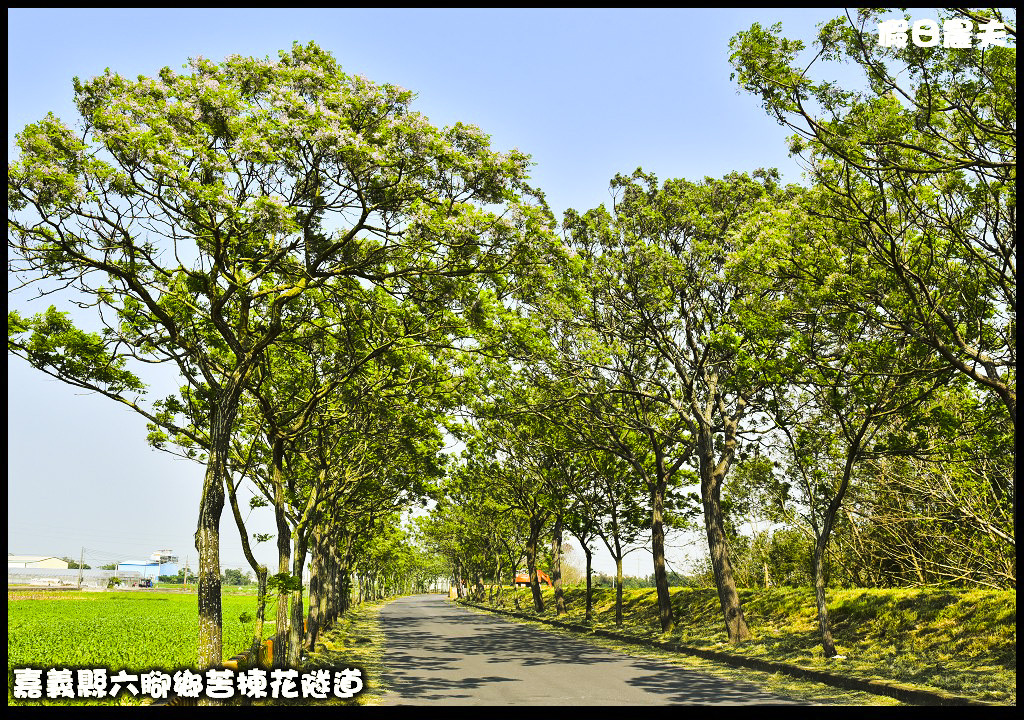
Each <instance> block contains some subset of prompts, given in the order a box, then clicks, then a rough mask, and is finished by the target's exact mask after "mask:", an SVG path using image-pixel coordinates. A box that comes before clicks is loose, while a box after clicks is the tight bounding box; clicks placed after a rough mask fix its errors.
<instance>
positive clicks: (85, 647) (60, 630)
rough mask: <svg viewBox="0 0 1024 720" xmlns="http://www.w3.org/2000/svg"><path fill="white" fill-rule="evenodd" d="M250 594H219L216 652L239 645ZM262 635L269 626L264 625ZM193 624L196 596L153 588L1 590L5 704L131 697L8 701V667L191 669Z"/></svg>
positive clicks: (248, 630) (227, 653)
mask: <svg viewBox="0 0 1024 720" xmlns="http://www.w3.org/2000/svg"><path fill="white" fill-rule="evenodd" d="M255 605H256V598H255V597H253V596H251V595H237V594H225V595H224V597H223V615H224V641H223V642H224V657H225V658H227V657H231V656H232V655H234V654H235V653H238V652H241V651H242V650H244V649H245V648H246V647H247V646H248V644H249V642H250V640H251V638H252V633H253V626H252V624H251V622H250V623H249V624H243V623H242V622H241V621H240V620H239V616H241V615H242V614H243V613H245V612H248V613H249V615H250V616H251V615H255ZM268 632H272V630H271V629H270V628H269V626H268ZM198 637H199V621H198V615H197V608H196V596H195V595H194V594H186V593H164V592H158V591H128V592H73V591H67V592H41V591H32V590H11V591H8V593H7V653H8V654H7V677H8V684H7V699H8V703H9V704H20V703H24V704H39V703H40V702H42V703H55V704H58V703H59V704H111V703H118V702H131V701H132V700H135V701H136V702H138V699H135V698H132V696H131V695H129V694H127V693H125V692H122V693H121V694H120V695H119V697H118V698H117V699H115V700H111V699H104V700H95V699H93V700H84V699H83V700H79V699H75V700H71V699H61V700H48V699H45V698H44V699H43V700H42V701H39V700H17V701H16V700H14V699H13V696H12V694H11V692H12V685H13V677H14V676H13V669H14V668H21V667H36V668H43V669H44V670H45V669H49V668H63V667H67V668H92V667H104V668H108V669H109V670H111V671H112V672H116V671H118V670H121V669H126V670H129V671H145V670H151V669H154V668H160V669H162V670H164V671H168V670H171V671H173V670H175V669H180V668H182V667H194V665H195V662H196V657H197V654H196V653H197V644H198Z"/></svg>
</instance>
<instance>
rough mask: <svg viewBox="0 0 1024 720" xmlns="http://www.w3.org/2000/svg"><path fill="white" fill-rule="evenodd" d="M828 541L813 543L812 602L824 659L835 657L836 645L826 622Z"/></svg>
mask: <svg viewBox="0 0 1024 720" xmlns="http://www.w3.org/2000/svg"><path fill="white" fill-rule="evenodd" d="M827 542H828V539H827V537H826V536H825V535H824V533H823V534H822V535H821V537H820V538H818V541H817V542H816V543H814V601H815V603H816V604H817V606H818V629H819V630H821V647H822V649H823V650H824V651H825V657H826V658H830V657H833V656H834V655H836V654H837V653H836V644H835V641H834V640H833V639H832V627H831V625H830V624H829V621H828V606H827V605H826V599H825V545H826V544H827Z"/></svg>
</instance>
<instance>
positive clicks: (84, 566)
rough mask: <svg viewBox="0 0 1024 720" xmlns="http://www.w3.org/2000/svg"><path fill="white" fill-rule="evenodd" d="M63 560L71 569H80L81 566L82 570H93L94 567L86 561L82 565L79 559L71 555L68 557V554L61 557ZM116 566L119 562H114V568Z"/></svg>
mask: <svg viewBox="0 0 1024 720" xmlns="http://www.w3.org/2000/svg"><path fill="white" fill-rule="evenodd" d="M61 560H63V561H64V562H66V563H67V564H68V569H69V570H78V569H79V568H81V569H82V570H91V569H92V567H91V566H90V565H89V564H88V563H84V564H82V565H79V564H78V561H77V560H74V559H72V558H70V557H67V556H66V555H65V556H63V557H61ZM116 567H117V564H116V563H115V564H114V568H116ZM114 568H109V569H114Z"/></svg>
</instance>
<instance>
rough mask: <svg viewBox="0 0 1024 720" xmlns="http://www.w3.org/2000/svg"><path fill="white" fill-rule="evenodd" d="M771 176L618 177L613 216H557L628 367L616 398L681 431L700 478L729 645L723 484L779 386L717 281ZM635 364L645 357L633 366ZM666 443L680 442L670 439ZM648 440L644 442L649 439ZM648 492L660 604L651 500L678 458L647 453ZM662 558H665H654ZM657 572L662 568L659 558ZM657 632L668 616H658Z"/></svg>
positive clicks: (778, 195) (757, 335)
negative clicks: (652, 481) (753, 420)
mask: <svg viewBox="0 0 1024 720" xmlns="http://www.w3.org/2000/svg"><path fill="white" fill-rule="evenodd" d="M777 180H778V178H777V173H774V172H764V171H758V172H755V173H754V177H753V178H751V177H750V176H747V175H745V174H742V175H741V174H738V173H733V174H730V175H728V176H726V177H725V178H723V179H722V180H714V179H711V178H708V179H706V180H705V181H704V182H701V183H691V182H688V181H686V180H669V181H666V182H665V183H664V185H661V184H659V182H658V179H657V178H656V177H655V176H653V175H651V174H649V173H645V172H643V171H642V170H637V171H636V172H635V173H633V175H632V176H631V177H624V176H622V175H619V176H616V177H615V179H614V180H613V181H612V190H613V192H614V193H615V197H616V201H615V206H614V208H613V209H614V214H613V213H610V212H609V211H608V210H606V209H605V208H604V206H603V205H602V206H600V207H598V208H596V209H594V210H590V211H588V212H587V213H585V214H584V215H580V214H578V213H576V212H575V211H569V212H567V213H566V218H565V226H566V229H567V231H568V233H569V234H570V236H571V238H572V244H573V245H574V246H575V247H577V248H579V251H580V252H581V254H584V257H586V258H589V259H590V266H591V269H590V272H589V274H590V275H591V276H592V277H593V278H594V281H593V282H592V287H594V288H595V289H596V290H595V296H594V299H593V302H594V305H595V306H596V307H597V308H598V310H597V312H596V313H595V314H596V316H597V319H598V322H599V323H600V324H601V326H602V328H604V329H606V330H610V331H611V332H612V333H613V335H614V342H613V343H608V347H610V348H612V349H613V352H614V353H615V354H616V355H618V356H619V357H623V354H624V353H625V352H626V351H629V352H630V353H631V357H634V358H636V360H633V361H632V363H631V367H632V369H631V371H630V372H629V373H624V372H623V371H622V370H621V369H620V368H617V367H613V366H612V365H607V366H605V367H604V368H603V371H604V372H611V373H617V374H618V375H619V376H620V377H621V378H622V380H623V381H624V382H625V383H628V384H626V385H624V386H623V387H621V389H620V391H621V392H625V393H626V394H627V395H628V396H630V397H632V398H635V399H636V401H637V402H643V403H645V404H647V405H651V406H652V407H653V406H657V407H659V408H661V410H660V412H661V413H662V414H665V415H668V416H671V417H672V418H674V420H675V422H676V423H678V424H679V425H681V426H682V428H685V430H686V432H687V433H688V435H689V438H690V442H691V443H692V452H693V454H694V457H695V459H696V461H697V466H698V470H699V476H700V492H701V502H702V504H703V509H704V521H705V529H706V532H707V538H708V547H709V549H710V553H711V562H712V567H713V569H714V575H715V584H716V586H717V589H718V594H719V600H720V603H721V608H722V614H723V617H724V620H725V625H726V628H727V631H728V635H729V639H730V641H731V642H739V641H742V640H745V639H747V638H748V637H749V630H748V629H747V625H746V621H745V620H744V617H743V609H742V606H741V604H740V600H739V594H738V593H737V591H736V582H735V578H734V574H733V570H732V566H731V563H730V561H729V552H728V546H727V538H726V533H725V529H724V524H723V522H724V521H723V515H722V508H721V490H722V484H723V482H724V480H725V478H726V476H727V474H728V472H729V468H730V467H731V466H732V464H733V461H734V460H735V458H736V454H737V451H738V449H739V445H740V442H741V435H742V433H743V431H744V426H743V424H744V423H745V422H747V421H748V419H749V416H750V414H751V412H752V410H753V409H754V408H755V407H756V404H757V402H758V400H759V398H760V397H761V396H762V395H763V393H764V390H765V388H766V387H768V386H769V385H771V384H772V383H775V382H776V381H777V379H778V371H777V368H776V367H775V365H774V363H773V362H771V361H770V359H771V358H772V357H773V355H772V352H771V351H770V346H771V344H772V342H773V341H774V338H773V337H772V336H766V335H765V334H764V333H763V332H762V330H761V328H758V327H756V326H744V325H743V324H742V318H740V317H739V316H738V315H737V312H736V310H735V308H734V301H735V300H736V299H738V298H741V297H742V296H743V294H744V292H745V289H744V288H743V287H742V286H740V285H737V283H736V282H735V280H734V279H733V278H730V277H727V276H726V263H727V260H728V258H729V257H730V254H731V253H732V252H733V242H732V234H733V233H734V232H735V231H737V230H738V229H739V227H740V226H741V224H742V223H743V222H744V220H745V218H746V217H747V216H748V215H749V214H750V213H752V212H756V211H758V210H759V206H760V204H761V203H762V202H764V201H765V199H769V198H770V199H782V198H784V197H786V196H788V195H789V194H790V191H789V190H785V189H782V188H780V187H779V186H778V182H777ZM640 358H644V359H643V360H642V361H640ZM676 433H677V434H676V437H679V435H678V431H676ZM652 439H653V436H652ZM652 450H653V451H654V455H655V466H656V468H657V472H656V486H655V493H654V494H653V495H652V496H653V497H654V498H655V502H654V503H653V505H654V508H653V512H654V515H653V518H652V519H653V522H652V526H653V528H652V529H653V532H654V551H655V576H656V578H657V579H658V587H659V597H661V595H662V594H663V591H662V586H663V585H664V586H665V590H664V595H665V600H664V602H665V604H667V582H664V581H663V580H662V579H661V578H662V577H663V573H664V570H663V568H662V569H661V570H660V571H659V567H658V556H659V539H662V542H663V532H662V531H661V527H662V524H663V520H662V518H661V517H659V516H660V514H661V513H660V511H661V508H660V507H659V504H658V502H657V498H658V497H660V496H661V495H662V494H663V490H662V487H661V486H662V484H663V483H664V480H665V478H667V477H669V476H670V475H671V473H670V472H668V471H669V470H670V469H671V468H673V467H674V468H676V469H678V467H679V466H680V464H681V462H682V461H685V460H687V459H689V458H688V455H689V452H685V453H683V454H681V455H679V456H677V457H671V456H668V455H666V453H665V452H664V448H663V447H661V446H659V444H657V443H655V444H653V445H652ZM662 558H663V552H662ZM662 562H663V560H662ZM662 613H663V617H662V627H663V629H665V630H667V629H669V628H670V627H671V614H670V612H669V613H667V614H666V612H665V609H664V608H662Z"/></svg>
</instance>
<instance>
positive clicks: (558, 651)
mask: <svg viewBox="0 0 1024 720" xmlns="http://www.w3.org/2000/svg"><path fill="white" fill-rule="evenodd" d="M380 620H381V628H382V629H383V630H384V632H385V635H386V639H387V645H386V648H385V651H384V653H385V654H384V664H385V666H386V668H387V671H386V675H385V680H386V682H387V683H388V685H389V687H390V692H388V694H387V695H386V696H385V697H384V699H383V704H384V705H513V704H514V705H680V704H701V705H708V704H729V705H738V704H742V705H747V704H766V703H769V704H779V703H792V702H793V701H792V700H788V699H786V698H782V697H778V696H773V695H769V694H767V693H764V692H762V691H761V690H759V689H758V688H756V687H754V686H752V685H744V684H739V683H731V682H727V681H723V680H719V679H718V678H714V677H711V676H708V675H704V674H701V673H697V672H692V671H689V670H685V669H683V668H680V667H677V666H675V665H670V664H668V663H663V662H658V661H656V660H647V659H643V658H634V657H629V656H628V655H623V654H620V653H616V652H614V651H610V650H605V649H602V648H597V647H594V646H592V645H588V644H586V643H584V642H581V641H578V640H574V639H571V638H565V637H564V636H562V635H558V634H554V633H549V632H545V631H543V630H538V629H535V628H532V627H527V626H524V625H519V624H517V623H511V622H507V621H504V620H501V619H499V618H498V617H496V616H491V615H484V614H481V613H476V612H472V611H470V610H467V609H466V608H463V607H459V606H457V605H453V604H451V603H449V602H448V601H447V600H446V598H445V597H444V596H442V595H415V596H410V597H404V598H400V599H398V600H396V601H394V602H393V603H390V604H389V605H386V606H385V607H384V608H382V610H381V614H380Z"/></svg>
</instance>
